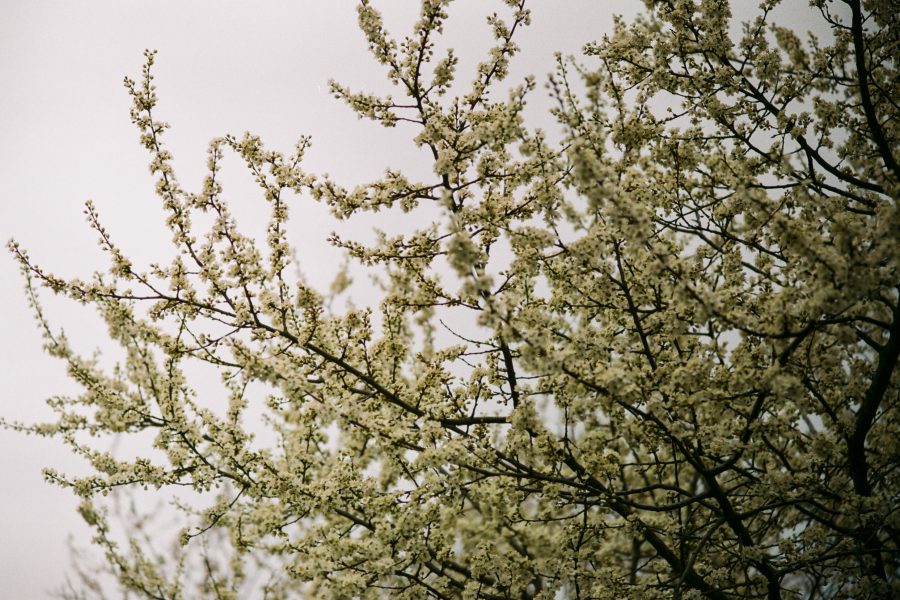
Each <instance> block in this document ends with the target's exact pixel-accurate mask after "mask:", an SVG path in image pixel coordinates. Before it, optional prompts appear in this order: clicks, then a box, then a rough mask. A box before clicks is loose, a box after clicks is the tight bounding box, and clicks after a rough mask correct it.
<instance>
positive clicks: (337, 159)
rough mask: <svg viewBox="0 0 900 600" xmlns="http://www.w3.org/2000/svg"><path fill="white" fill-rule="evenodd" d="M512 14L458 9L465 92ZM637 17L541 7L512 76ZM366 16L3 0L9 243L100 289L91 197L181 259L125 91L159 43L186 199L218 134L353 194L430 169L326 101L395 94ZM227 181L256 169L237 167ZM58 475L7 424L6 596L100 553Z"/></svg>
mask: <svg viewBox="0 0 900 600" xmlns="http://www.w3.org/2000/svg"><path fill="white" fill-rule="evenodd" d="M375 4H376V6H378V7H380V8H381V9H382V10H383V11H384V13H385V20H386V23H387V25H388V27H389V28H390V29H391V30H392V32H394V33H395V34H402V33H403V32H404V31H405V30H406V28H407V27H408V26H409V24H410V23H411V22H412V21H413V20H414V18H415V15H416V12H417V5H418V3H417V2H414V1H412V0H404V1H401V0H391V1H387V0H384V1H380V2H379V1H378V0H376V2H375ZM500 4H501V3H500V2H496V3H492V2H485V1H476V0H460V1H458V2H457V3H456V4H454V5H453V7H451V21H450V24H449V25H448V27H447V32H446V39H447V43H448V44H449V45H450V46H452V47H454V48H455V49H456V50H457V51H458V52H459V53H460V55H461V64H460V69H459V74H460V76H461V78H462V79H463V80H465V81H468V80H470V79H471V77H470V75H469V74H468V73H470V72H471V67H472V66H474V64H475V61H477V60H478V59H480V58H481V50H483V49H485V48H486V47H487V45H486V44H487V37H486V34H487V28H486V26H485V24H484V16H485V14H487V13H488V12H491V11H494V10H498V7H499V6H500ZM638 6H639V4H638V3H636V2H616V3H606V2H599V1H589V0H579V1H575V0H565V1H551V0H541V1H535V2H532V3H531V8H532V10H533V12H534V13H535V15H534V16H535V18H534V24H533V25H532V27H531V28H530V29H529V30H526V31H525V32H524V33H523V35H521V36H520V37H519V44H520V45H521V46H522V48H523V52H522V54H521V55H520V56H519V57H518V58H517V59H516V61H515V62H514V64H513V71H512V75H511V77H510V81H511V82H517V81H519V80H521V78H522V77H523V76H524V75H525V74H529V73H530V74H534V75H536V76H538V81H539V82H540V83H542V82H544V81H545V80H546V77H545V76H546V74H547V73H548V72H549V71H551V70H552V68H553V52H554V51H557V50H560V51H563V52H564V53H577V52H578V51H579V49H580V47H581V46H582V45H583V44H584V43H585V42H587V41H590V40H594V39H598V38H599V37H600V36H601V35H602V34H603V33H604V32H606V31H608V30H609V28H610V25H611V23H612V18H611V14H612V11H613V10H615V11H616V12H620V13H621V12H631V11H634V10H635V9H636V8H638ZM354 7H355V3H354V2H351V1H350V0H341V1H338V0H331V1H319V2H314V1H312V0H305V1H300V0H295V1H292V2H287V1H281V2H276V1H269V0H265V1H257V2H246V1H244V2H237V1H234V2H228V1H213V0H191V1H184V0H162V1H161V0H156V1H155V2H143V1H139V0H102V1H101V0H83V1H79V2H71V1H69V2H67V1H63V0H58V1H50V0H0V82H2V84H0V85H2V87H0V228H2V231H0V238H3V239H4V240H5V239H8V238H10V237H15V238H16V239H17V240H18V241H19V242H21V243H22V244H23V245H24V246H25V247H26V248H27V249H28V250H29V251H30V252H31V254H32V256H33V257H34V258H35V259H36V260H37V261H38V262H40V263H42V264H43V265H45V266H46V267H48V268H49V269H50V270H52V271H55V272H57V273H59V274H61V275H66V276H82V277H87V276H89V275H90V273H91V272H93V271H95V270H97V269H103V268H104V267H105V260H104V259H103V257H102V256H101V255H100V253H99V251H98V250H97V248H96V244H95V239H94V237H93V236H92V234H91V231H90V230H89V229H88V228H87V226H86V225H85V223H84V218H83V215H82V209H83V203H84V201H85V200H87V199H93V200H94V202H95V203H96V205H97V207H98V208H99V210H100V213H101V216H102V217H103V220H104V221H105V223H106V225H107V227H108V229H109V230H110V232H111V233H112V235H113V236H114V237H115V238H116V239H117V240H119V242H120V243H121V245H122V246H124V247H125V249H126V250H127V251H128V253H129V254H130V255H131V256H132V257H133V258H134V259H135V262H136V263H137V264H146V263H147V262H148V261H151V260H154V258H156V259H159V258H160V254H161V253H165V252H167V244H168V240H167V238H168V236H167V235H166V234H165V231H164V229H163V216H162V213H161V210H160V208H159V204H158V202H157V201H156V199H155V197H154V195H153V181H152V179H151V177H150V174H149V172H148V170H147V166H146V165H147V156H146V153H145V152H144V150H143V148H141V147H140V145H139V143H138V140H137V133H136V131H135V128H134V126H133V125H132V124H131V122H130V120H129V116H128V109H129V98H128V96H127V94H126V93H125V90H124V88H123V87H122V77H123V76H125V75H129V76H132V77H134V78H137V77H138V75H139V73H140V68H141V65H142V61H143V56H142V52H143V50H144V49H145V48H156V49H158V50H159V55H158V59H157V67H156V71H155V72H156V75H157V84H158V86H159V94H160V99H161V100H160V106H159V110H158V114H159V115H161V117H162V118H163V119H165V120H167V121H169V122H170V123H171V124H172V129H171V131H170V132H169V133H168V134H167V140H168V144H169V148H170V149H171V150H172V151H173V153H174V154H175V165H176V168H177V170H178V173H179V177H180V180H181V182H182V183H183V184H184V185H185V187H187V188H188V189H193V190H196V189H198V184H199V182H200V181H201V178H202V176H203V169H204V165H205V161H206V156H205V148H206V144H207V143H208V142H209V140H210V139H211V138H213V137H215V136H220V135H223V134H225V133H234V134H237V135H240V134H241V133H242V132H243V131H245V130H249V131H251V132H253V133H256V134H258V135H261V136H262V138H263V139H264V141H265V142H266V144H267V146H269V147H271V148H275V149H280V150H285V151H289V150H290V149H291V147H292V145H293V143H294V142H295V141H296V139H297V138H298V137H299V136H300V135H303V134H309V135H312V136H313V149H312V151H311V152H310V153H309V154H308V159H307V161H306V163H305V164H306V166H307V169H308V170H310V171H312V172H319V173H322V172H328V173H330V174H331V175H332V176H334V177H335V178H336V179H338V180H339V181H341V182H342V183H344V184H345V185H351V184H354V183H358V182H362V181H365V180H368V179H373V178H375V177H377V176H378V175H379V174H380V173H381V172H382V171H383V170H384V168H385V167H387V166H391V167H398V168H411V169H422V168H426V169H427V168H428V162H427V159H426V157H424V156H423V155H422V154H421V153H420V152H419V151H417V150H416V149H415V148H414V147H413V145H412V144H411V143H410V142H409V141H408V140H409V139H410V138H411V137H412V132H411V130H409V129H405V128H402V127H401V128H398V129H396V130H392V131H385V130H382V129H380V128H379V127H378V126H375V125H373V124H370V123H367V122H362V121H358V120H357V119H356V117H355V116H354V115H353V114H352V113H351V112H350V110H349V109H348V108H347V107H346V106H344V105H342V104H341V103H340V102H338V101H336V100H334V99H333V98H331V96H329V94H328V93H327V81H328V79H329V78H332V77H333V78H336V79H338V80H339V81H341V82H343V83H346V84H348V85H350V86H352V87H354V88H356V89H363V90H367V91H369V90H371V91H375V90H383V89H384V84H383V83H382V82H383V78H382V70H381V69H380V68H379V66H378V65H377V64H376V63H374V61H372V60H370V59H369V58H368V55H367V53H366V49H365V43H364V41H363V38H362V36H361V34H360V33H359V32H358V30H357V29H356V14H355V10H354ZM544 96H545V92H544V91H543V89H542V88H540V87H539V89H538V90H537V91H536V92H535V100H534V102H533V104H534V106H535V107H536V108H535V112H534V113H533V114H537V115H539V114H540V113H541V110H542V106H546V104H543V103H542V102H540V101H539V99H540V98H541V97H544ZM536 124H539V123H536ZM545 125H549V122H548V123H546V124H545ZM226 168H227V169H229V170H232V171H234V172H235V173H240V172H241V165H240V164H239V163H238V162H237V161H236V160H233V159H232V160H230V161H229V162H227V163H226ZM230 178H233V183H234V186H233V187H232V188H229V187H227V186H228V185H229V182H230V181H232V179H230ZM229 191H231V192H232V193H231V194H229ZM226 197H229V198H230V201H231V203H232V209H233V211H234V212H235V214H236V215H237V217H238V219H239V222H246V223H248V224H249V226H250V227H253V226H254V217H256V216H258V215H259V208H260V207H261V206H262V202H261V199H260V198H259V196H258V195H255V194H253V192H252V187H250V186H248V185H246V182H242V181H240V179H239V176H238V175H237V174H235V175H232V174H226ZM292 210H293V211H294V212H293V214H294V215H295V218H294V219H293V220H292V226H295V227H297V228H298V230H296V231H295V236H294V238H293V239H294V240H298V243H297V246H298V248H297V250H298V254H299V257H300V261H301V263H302V264H303V265H304V266H305V268H306V272H307V275H308V277H309V278H310V280H312V281H313V282H314V283H318V284H325V283H327V281H329V280H330V275H331V274H332V273H333V271H334V269H335V268H336V266H337V265H336V264H335V261H336V257H335V256H334V255H333V254H329V253H328V251H327V250H326V249H323V247H322V243H321V240H322V238H323V237H324V236H325V235H326V234H327V233H328V232H329V231H330V230H331V229H332V228H333V225H332V224H331V223H330V222H329V221H328V220H327V218H326V215H325V213H324V212H323V211H322V210H320V209H319V208H318V207H316V206H312V205H305V206H297V207H292ZM298 211H299V213H300V214H301V215H302V218H301V219H297V218H296V215H297V214H298ZM242 219H243V220H242ZM255 222H258V219H256V221H255ZM0 283H2V286H0V306H2V315H3V318H2V319H0V328H2V329H0V333H2V337H0V340H2V342H0V381H2V393H0V414H2V415H3V416H5V417H7V418H11V419H21V420H25V421H29V422H33V421H35V420H40V419H42V418H48V417H49V416H50V413H49V410H48V409H47V408H46V407H45V406H44V404H43V401H44V399H45V398H47V397H49V396H52V395H59V394H67V393H69V394H71V393H76V392H77V391H78V390H77V388H76V387H75V386H74V385H73V384H72V383H71V382H69V381H68V380H67V379H66V377H65V372H64V368H63V366H62V364H60V363H59V362H58V361H56V360H53V359H51V358H49V357H47V356H45V355H44V354H43V353H42V350H41V339H40V336H39V332H38V330H37V329H36V327H35V326H34V323H33V321H32V319H31V317H30V313H29V311H28V308H27V305H26V303H25V300H24V296H23V294H22V292H21V283H22V281H21V278H20V276H19V275H18V273H17V270H16V266H15V264H14V262H13V261H12V260H11V259H10V258H9V257H8V256H7V255H6V254H5V253H4V254H3V255H2V256H0ZM46 306H47V309H48V312H49V314H50V317H51V319H52V320H53V322H54V324H55V325H57V326H62V327H64V328H65V329H66V332H67V334H68V335H69V337H70V338H72V339H73V341H74V344H75V346H76V347H77V348H81V349H84V350H87V351H90V350H91V349H93V348H101V349H102V348H103V347H104V346H105V344H106V342H105V339H106V336H105V331H104V330H103V329H102V327H101V326H100V323H99V321H98V320H97V319H96V317H95V316H94V315H93V314H92V313H91V312H90V311H89V310H88V309H84V308H81V307H78V306H73V305H72V304H70V303H68V302H64V301H62V302H60V301H54V300H53V299H51V298H48V299H47V300H46ZM44 466H54V467H58V468H61V469H69V470H71V471H73V472H77V471H80V470H82V469H83V467H82V466H81V465H80V463H79V461H77V460H76V459H74V458H73V457H71V456H69V454H68V452H67V451H66V450H65V448H64V447H63V446H62V445H61V444H60V443H58V442H56V441H55V440H41V439H35V438H26V437H24V436H22V435H19V434H15V433H13V432H9V431H5V430H0V475H2V480H0V481H2V483H0V582H2V583H0V598H16V599H28V598H43V597H46V596H47V592H48V591H49V590H51V589H54V588H58V587H59V586H60V585H61V583H62V581H63V577H64V574H65V570H66V568H67V563H68V556H67V550H66V546H65V540H66V537H67V536H68V535H70V534H71V535H74V536H75V538H76V540H77V541H79V542H80V543H82V544H84V543H86V540H87V534H88V532H87V529H86V527H85V526H84V525H83V524H82V523H81V521H80V518H79V517H78V516H77V515H76V513H75V506H76V503H75V501H74V499H73V497H72V495H71V494H70V493H69V492H68V491H66V490H62V489H59V488H56V487H52V486H50V485H48V484H46V483H44V482H43V480H42V477H41V474H40V471H41V468H42V467H44Z"/></svg>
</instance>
